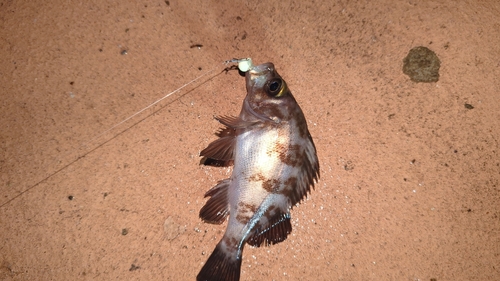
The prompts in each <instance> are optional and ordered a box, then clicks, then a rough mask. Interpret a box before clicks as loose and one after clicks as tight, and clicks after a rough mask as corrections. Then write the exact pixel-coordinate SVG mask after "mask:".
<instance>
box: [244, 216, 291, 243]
mask: <svg viewBox="0 0 500 281" xmlns="http://www.w3.org/2000/svg"><path fill="white" fill-rule="evenodd" d="M268 225H269V226H268V227H266V228H264V229H258V230H257V231H256V232H255V234H254V235H252V236H251V237H250V238H249V239H248V241H247V243H248V244H249V245H252V246H254V247H260V246H261V245H262V244H264V245H265V246H269V245H273V244H277V243H280V242H283V241H285V240H286V238H287V237H288V234H290V232H292V224H291V223H290V213H282V212H280V213H277V215H275V216H274V217H273V218H271V220H270V221H269V224H268Z"/></svg>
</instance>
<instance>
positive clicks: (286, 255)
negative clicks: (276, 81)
mask: <svg viewBox="0 0 500 281" xmlns="http://www.w3.org/2000/svg"><path fill="white" fill-rule="evenodd" d="M38 2H39V3H36V2H35V1H31V2H29V1H2V2H1V3H0V40H1V43H0V84H1V85H2V91H1V101H0V106H1V110H0V123H1V133H0V137H1V139H0V140H1V152H0V176H1V181H0V241H1V242H0V279H2V280H194V278H195V276H196V274H197V273H198V271H199V270H200V268H201V267H202V265H203V264H204V262H205V261H206V259H207V257H208V255H209V254H210V253H211V251H212V250H213V248H214V246H215V245H216V243H217V242H218V241H219V239H220V238H221V236H222V234H223V233H224V231H225V227H226V224H223V225H209V224H205V223H203V222H202V221H201V220H200V219H199V218H198V211H199V210H200V208H201V207H202V206H203V205H204V203H205V201H206V199H204V198H203V194H204V193H205V191H206V190H208V189H209V188H211V187H212V186H214V185H215V184H216V182H217V181H218V180H221V179H224V178H226V177H227V176H228V174H229V173H230V170H229V169H221V168H211V167H203V166H200V165H198V163H199V160H200V159H199V157H198V155H199V152H200V150H201V149H203V148H205V147H206V146H207V144H208V143H209V142H211V141H213V140H214V139H215V138H216V137H215V136H214V132H215V131H216V130H217V128H219V127H220V126H219V124H218V123H217V122H216V121H214V119H213V116H214V115H236V114H238V112H239V110H240V106H241V102H242V100H243V97H244V95H245V84H244V79H243V78H242V77H240V76H239V75H238V74H237V73H236V72H229V73H227V74H225V73H222V74H219V73H221V71H222V69H223V68H224V65H223V61H224V60H226V59H230V58H233V57H251V58H253V60H254V62H255V63H257V64H259V63H263V62H267V61H271V62H273V63H274V64H275V65H276V68H277V70H278V71H279V72H280V74H281V75H282V76H283V77H284V79H285V80H286V81H287V83H288V85H289V87H290V88H291V90H292V92H293V93H294V95H295V97H296V99H297V100H298V102H299V103H300V105H301V107H302V109H303V111H304V113H305V115H306V118H307V120H308V124H309V129H310V131H311V134H312V136H313V138H314V140H315V143H316V147H317V149H318V156H319V158H320V165H321V181H320V182H319V184H318V185H317V187H316V190H315V191H313V192H312V193H311V195H310V196H309V197H308V199H307V200H306V201H304V202H303V203H302V204H300V205H299V206H298V207H296V208H294V210H293V211H292V217H293V227H294V230H293V232H292V234H291V235H290V236H289V238H288V239H287V240H286V241H285V242H283V243H280V244H278V245H274V246H272V247H267V248H251V247H247V248H245V251H244V259H243V265H242V272H241V275H242V278H241V279H242V280H427V281H429V280H438V281H440V280H498V278H499V276H500V207H499V201H500V155H499V154H500V145H499V139H500V121H499V120H500V102H499V98H500V94H499V89H500V79H499V77H500V16H499V15H500V2H498V1H493V0H491V1H481V2H479V1H470V2H466V1H445V0H443V1H413V0H411V1H398V2H395V1H388V0H386V1H383V0H380V1H335V2H334V1H314V2H313V1H311V2H309V1H272V2H269V1H266V2H264V1H262V3H257V1H248V2H247V1H229V0H226V1H201V0H200V1H175V0H170V1H163V0H162V1H154V0H153V1H128V2H122V1H108V2H106V1H92V2H91V1H52V2H53V3H51V4H49V3H47V2H46V1H38ZM118 3H119V4H118ZM195 44H201V45H202V46H201V47H197V46H193V45H195ZM416 46H425V47H427V48H429V49H431V50H432V51H434V52H435V53H436V54H437V56H438V58H439V59H440V61H441V68H440V78H439V81H438V82H434V83H415V82H413V81H411V80H410V79H409V77H408V76H406V75H405V74H403V71H402V67H403V59H404V57H405V56H406V55H407V54H408V52H409V50H410V49H411V48H413V47H416ZM200 75H205V76H203V77H202V78H200V79H199V80H197V81H196V82H194V83H193V84H190V85H188V86H187V87H185V88H183V89H182V90H181V91H178V92H176V93H174V94H172V95H171V96H169V97H168V98H165V99H164V100H162V101H161V102H159V103H158V104H157V105H155V106H153V107H151V108H149V109H147V110H145V111H143V112H141V113H139V114H137V115H135V116H134V117H132V118H131V119H129V120H128V121H126V122H124V123H122V124H120V125H119V126H117V127H115V128H113V126H114V125H116V124H119V123H120V122H122V121H123V120H125V119H126V118H127V117H129V116H132V115H133V114H135V113H136V112H138V111H140V110H141V109H143V108H145V107H146V106H148V105H149V104H151V103H152V102H154V101H156V100H157V99H160V98H162V97H163V96H165V95H166V94H168V93H170V92H172V91H174V90H176V89H178V88H179V87H181V86H183V85H184V84H185V83H187V82H189V81H191V80H192V79H195V78H197V77H199V76H200ZM110 128H113V129H111V130H110Z"/></svg>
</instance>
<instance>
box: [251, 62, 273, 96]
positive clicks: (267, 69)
mask: <svg viewBox="0 0 500 281" xmlns="http://www.w3.org/2000/svg"><path fill="white" fill-rule="evenodd" d="M276 77H278V78H281V76H280V75H279V74H278V72H276V70H275V69H274V64H272V63H270V62H267V63H263V64H259V65H256V66H253V67H252V68H250V70H249V71H247V72H246V74H245V81H246V85H247V93H253V92H255V90H257V89H262V88H263V87H264V85H265V84H266V83H267V81H269V80H271V79H273V78H276Z"/></svg>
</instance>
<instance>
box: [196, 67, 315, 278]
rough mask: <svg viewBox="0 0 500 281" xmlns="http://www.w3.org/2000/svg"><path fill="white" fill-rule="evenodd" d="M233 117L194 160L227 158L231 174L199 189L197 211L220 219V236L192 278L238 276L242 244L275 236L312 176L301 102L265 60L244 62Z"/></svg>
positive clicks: (220, 163)
mask: <svg viewBox="0 0 500 281" xmlns="http://www.w3.org/2000/svg"><path fill="white" fill-rule="evenodd" d="M245 82H246V91H247V94H246V97H245V99H244V100H243V105H242V109H241V112H240V114H239V116H238V117H234V116H221V117H215V119H216V120H217V121H218V122H220V123H221V124H222V125H224V127H223V128H221V129H219V131H217V133H216V135H217V136H218V137H219V138H218V139H217V140H215V141H213V142H212V143H210V144H209V145H208V146H207V147H206V148H205V149H203V150H202V151H201V152H200V156H201V157H203V158H202V159H201V164H204V165H209V166H217V167H227V166H231V165H233V170H232V173H231V176H230V177H229V178H227V179H224V180H221V181H219V182H218V183H217V185H216V186H214V187H213V188H211V189H210V190H208V191H207V192H206V193H205V197H210V198H209V199H208V200H207V202H206V204H205V205H204V206H203V207H202V208H201V210H200V213H199V216H200V218H201V219H202V220H203V221H204V222H206V223H212V224H222V223H223V222H224V221H226V219H227V217H228V216H229V222H228V225H227V228H226V231H225V233H224V236H223V237H222V239H221V240H220V242H219V243H218V244H217V246H216V247H215V249H214V251H213V252H212V254H211V255H210V257H209V258H208V260H207V261H206V263H205V264H204V266H203V267H202V268H201V270H200V272H199V274H198V275H197V280H198V281H202V280H204V281H211V280H228V281H229V280H231V281H235V280H239V279H240V271H241V263H242V254H243V248H244V246H245V244H249V245H251V246H253V247H260V246H262V245H264V246H269V245H272V244H277V243H280V242H283V241H285V240H286V239H287V237H288V235H289V234H290V233H291V231H292V225H291V222H290V220H291V215H290V210H291V209H292V208H293V207H294V206H295V205H296V204H298V203H300V202H301V201H302V200H303V199H304V198H305V197H307V194H309V193H310V192H311V188H312V189H314V185H315V184H316V183H317V182H318V181H319V178H320V171H319V161H318V156H317V152H316V146H315V145H314V142H313V139H312V137H311V134H310V133H309V129H308V127H307V122H306V119H305V117H304V113H303V112H302V109H301V108H300V106H299V105H298V103H297V101H296V100H295V98H294V97H293V95H292V93H291V92H290V89H289V88H288V86H287V84H286V82H285V80H283V78H281V76H280V75H279V74H278V72H277V71H276V69H275V67H274V64H273V63H270V62H268V63H264V64H260V65H256V66H253V65H252V66H250V67H249V70H248V71H246V73H245Z"/></svg>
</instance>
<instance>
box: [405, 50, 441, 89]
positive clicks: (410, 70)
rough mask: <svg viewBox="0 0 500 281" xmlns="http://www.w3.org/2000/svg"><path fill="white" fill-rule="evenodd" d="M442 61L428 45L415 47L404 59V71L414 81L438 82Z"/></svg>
mask: <svg viewBox="0 0 500 281" xmlns="http://www.w3.org/2000/svg"><path fill="white" fill-rule="evenodd" d="M440 66H441V61H440V60H439V58H438V57H437V55H436V53H434V52H433V51H431V50H429V49H428V48H426V47H422V46H420V47H415V48H413V49H411V50H410V52H409V53H408V55H407V56H406V58H404V60H403V73H404V74H406V75H408V76H409V77H410V79H411V80H412V81H413V82H437V81H438V80H439V67H440Z"/></svg>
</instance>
